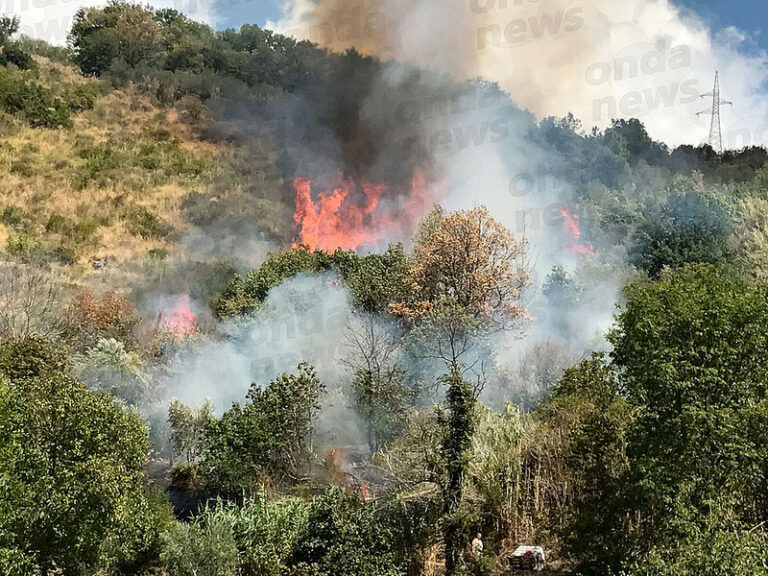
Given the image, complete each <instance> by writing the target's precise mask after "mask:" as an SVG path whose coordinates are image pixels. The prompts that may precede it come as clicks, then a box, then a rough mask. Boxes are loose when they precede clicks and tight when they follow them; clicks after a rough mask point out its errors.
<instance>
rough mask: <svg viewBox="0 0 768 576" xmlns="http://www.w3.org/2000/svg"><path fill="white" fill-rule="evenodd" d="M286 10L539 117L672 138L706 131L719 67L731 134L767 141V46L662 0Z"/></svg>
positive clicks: (292, 30)
mask: <svg viewBox="0 0 768 576" xmlns="http://www.w3.org/2000/svg"><path fill="white" fill-rule="evenodd" d="M284 11H285V16H284V18H283V19H281V20H280V21H279V22H277V23H270V25H271V26H273V27H275V28H276V29H277V30H278V31H281V32H283V33H286V34H290V35H293V36H296V37H299V38H306V39H309V40H312V41H314V42H317V43H319V44H320V45H322V46H325V47H327V48H330V49H332V50H337V51H341V50H345V49H347V48H350V47H355V48H357V49H358V50H359V51H360V52H362V53H364V54H371V55H376V56H378V57H380V58H382V59H384V60H388V59H396V60H398V61H404V62H411V63H414V64H417V65H419V66H424V67H431V68H435V69H438V70H444V71H446V72H448V73H450V74H452V75H453V76H454V77H455V78H457V79H467V78H474V77H478V76H479V77H482V78H485V79H487V80H490V81H495V82H498V83H499V85H500V86H501V87H502V88H503V89H505V90H506V91H508V92H509V93H510V94H511V95H512V99H513V100H514V101H515V102H516V103H517V104H518V105H520V106H521V107H522V108H524V109H527V110H530V111H531V112H533V113H534V114H535V115H536V116H537V117H538V118H542V117H544V116H548V115H557V116H563V115H565V114H567V113H568V112H572V113H573V114H574V115H575V116H577V117H578V118H580V119H581V120H582V122H583V123H584V125H585V126H587V127H589V126H592V125H597V126H600V127H603V126H605V125H607V124H608V123H609V122H610V120H611V119H612V118H619V117H622V118H628V117H636V118H640V119H641V120H642V121H643V122H644V123H645V124H646V126H647V127H648V128H649V132H650V133H651V134H652V135H653V136H654V137H655V138H658V139H661V140H663V141H664V142H667V143H668V144H671V145H677V144H681V143H690V144H699V143H700V142H702V141H703V140H704V139H705V137H706V136H707V133H708V130H707V129H708V122H707V120H706V119H704V118H702V119H698V118H697V117H696V116H695V113H696V112H698V111H699V110H701V109H705V108H706V107H707V102H706V101H702V100H700V99H699V98H698V96H699V95H700V94H703V93H706V92H708V91H710V90H711V88H712V83H713V78H714V73H715V70H719V71H720V77H721V84H722V89H723V92H724V94H723V97H724V98H726V99H728V100H731V101H733V102H734V108H733V110H732V111H731V110H728V111H726V113H725V116H724V120H723V129H724V140H725V142H726V143H727V145H728V146H729V147H732V148H738V147H742V146H745V145H750V144H761V143H763V142H765V141H766V140H768V109H767V108H766V99H765V98H764V95H765V91H764V83H765V81H766V79H768V68H766V66H765V64H766V61H767V59H766V54H765V53H764V52H763V51H759V50H754V46H753V43H752V41H751V39H750V38H749V37H748V36H747V35H746V34H744V33H743V32H741V31H739V30H736V29H734V28H727V29H725V30H723V31H721V32H718V33H714V32H713V31H712V30H710V29H709V28H708V27H707V26H706V25H705V24H704V23H703V22H702V21H701V20H700V19H699V18H698V17H697V16H696V15H694V14H692V13H690V12H686V11H683V10H681V9H680V8H678V7H676V6H675V5H674V3H672V2H669V1H667V0H623V1H621V2H616V1H614V0H590V1H588V2H586V1H582V0H448V1H446V0H361V1H358V2H354V3H352V2H348V1H346V0H318V1H312V0H287V2H286V3H285V6H284Z"/></svg>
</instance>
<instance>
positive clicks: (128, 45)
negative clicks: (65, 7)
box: [68, 0, 161, 76]
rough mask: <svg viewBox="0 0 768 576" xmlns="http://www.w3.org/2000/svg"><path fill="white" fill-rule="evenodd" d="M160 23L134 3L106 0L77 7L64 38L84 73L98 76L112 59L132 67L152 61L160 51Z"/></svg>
mask: <svg viewBox="0 0 768 576" xmlns="http://www.w3.org/2000/svg"><path fill="white" fill-rule="evenodd" d="M160 39H161V36H160V25H159V24H158V23H157V22H156V21H155V18H154V14H153V12H152V11H151V10H150V9H148V8H144V7H143V6H140V5H138V4H129V3H127V2H122V1H120V0H110V1H109V2H108V3H107V5H106V6H105V7H104V8H81V9H80V10H78V11H77V13H76V14H75V17H74V21H73V22H72V28H71V29H70V32H69V38H68V42H69V45H70V47H71V48H72V51H73V52H74V59H75V62H76V63H77V65H78V66H80V69H81V70H82V71H83V73H84V74H89V75H94V76H99V75H101V74H103V73H104V72H106V71H107V70H108V69H109V68H110V66H111V65H112V64H113V62H115V61H121V62H124V63H125V64H126V65H128V66H129V67H133V68H135V67H136V66H138V65H139V64H144V65H152V64H153V63H155V62H156V61H157V59H158V57H159V54H160V48H161V44H160Z"/></svg>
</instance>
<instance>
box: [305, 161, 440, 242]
mask: <svg viewBox="0 0 768 576" xmlns="http://www.w3.org/2000/svg"><path fill="white" fill-rule="evenodd" d="M293 186H294V189H295V191H296V211H295V213H294V216H293V218H294V222H295V223H296V228H297V232H298V237H299V240H298V241H297V242H296V244H297V245H302V244H303V245H306V246H308V247H309V249H310V250H325V251H328V252H333V251H335V250H336V249H338V248H342V249H344V250H357V249H358V248H364V247H370V248H373V247H376V246H379V245H382V244H384V243H386V242H390V241H392V242H394V241H401V240H406V239H407V238H408V237H409V236H410V235H411V233H412V232H413V230H414V229H415V227H416V225H417V224H418V223H419V222H420V221H421V219H422V218H423V217H424V216H426V215H427V214H428V213H429V211H430V210H431V209H432V207H433V206H434V204H435V202H437V200H439V198H438V195H437V194H436V193H435V192H434V190H432V189H431V188H430V186H428V185H427V181H426V177H425V176H424V173H423V172H422V171H420V170H416V171H414V173H413V178H412V179H411V189H410V191H409V192H408V193H407V194H397V193H391V190H390V187H389V186H386V185H383V184H372V183H371V182H368V181H367V180H362V181H361V182H356V181H355V180H354V179H352V178H350V177H348V176H345V175H344V174H342V173H339V174H338V175H337V176H336V179H335V181H334V183H333V184H332V185H331V186H330V187H329V189H325V190H315V189H313V184H312V179H311V178H297V179H295V180H294V182H293Z"/></svg>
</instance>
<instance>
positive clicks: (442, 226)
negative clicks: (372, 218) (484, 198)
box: [390, 208, 529, 575]
mask: <svg viewBox="0 0 768 576" xmlns="http://www.w3.org/2000/svg"><path fill="white" fill-rule="evenodd" d="M525 249H526V243H525V241H524V240H518V239H517V238H515V236H514V235H513V234H512V233H511V232H510V231H509V230H507V229H506V228H504V226H502V225H501V224H499V223H498V222H496V221H495V220H494V219H493V218H492V217H491V215H490V214H489V213H488V211H487V210H486V209H485V208H475V209H474V210H469V211H459V212H455V213H453V214H450V215H445V214H444V213H443V212H442V211H441V210H436V211H435V212H433V213H432V214H431V215H430V216H428V217H427V218H426V219H425V220H424V222H423V224H422V226H421V228H420V230H419V231H418V233H417V236H416V242H415V246H414V250H413V257H412V260H411V268H410V273H409V281H410V285H411V289H412V298H411V300H410V301H409V302H406V303H402V304H398V305H394V306H391V307H390V310H391V311H392V312H393V313H395V314H399V315H401V316H403V317H405V318H407V319H409V320H412V321H415V322H416V326H415V330H414V331H413V332H412V336H414V337H415V338H414V339H415V340H416V341H417V342H418V343H419V344H418V345H419V347H420V349H421V354H422V355H424V356H425V357H428V358H432V359H436V360H438V361H441V362H443V363H444V365H445V367H446V368H447V372H446V374H445V375H444V376H443V377H442V378H441V379H440V384H442V385H443V386H444V387H445V389H446V411H445V412H444V413H442V414H441V415H440V422H441V424H442V428H443V438H442V456H443V465H444V478H443V479H442V480H441V490H442V495H443V539H444V542H445V549H446V552H445V568H446V573H447V574H449V575H453V574H456V573H457V572H458V571H459V569H460V556H461V548H462V525H461V521H460V519H459V517H458V511H459V507H460V505H461V501H462V497H463V493H464V477H465V474H466V470H467V464H468V454H469V450H470V447H471V443H472V434H473V432H474V420H475V403H476V399H477V394H478V392H479V390H480V389H481V387H482V384H483V382H484V378H485V366H484V361H483V359H482V355H481V354H480V353H479V350H478V343H479V342H480V340H481V339H482V337H483V336H484V335H486V334H488V333H489V332H491V331H494V330H502V329H508V328H512V327H514V326H515V325H516V323H517V322H518V321H519V320H520V319H521V318H523V317H525V316H526V311H525V309H524V308H523V306H522V305H521V303H520V293H521V290H522V289H523V288H524V287H525V286H526V285H527V284H528V282H529V276H528V274H527V272H526V270H525Z"/></svg>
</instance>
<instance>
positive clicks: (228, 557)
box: [160, 516, 239, 576]
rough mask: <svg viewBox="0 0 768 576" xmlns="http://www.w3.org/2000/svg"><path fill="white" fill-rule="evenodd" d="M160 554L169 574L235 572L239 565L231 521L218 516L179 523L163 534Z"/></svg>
mask: <svg viewBox="0 0 768 576" xmlns="http://www.w3.org/2000/svg"><path fill="white" fill-rule="evenodd" d="M160 557H161V559H162V561H163V564H164V565H165V568H166V570H167V571H168V573H169V574H170V576H234V575H235V574H236V573H237V568H238V565H239V561H238V552H237V544H236V543H235V536H234V533H233V530H232V525H231V524H230V523H229V522H227V521H226V519H225V518H218V517H215V516H214V517H211V518H208V519H206V520H205V521H195V522H193V523H190V524H183V523H178V524H176V525H175V526H174V527H173V528H172V529H171V530H169V531H168V532H166V533H165V534H164V535H163V537H162V552H161V554H160Z"/></svg>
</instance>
